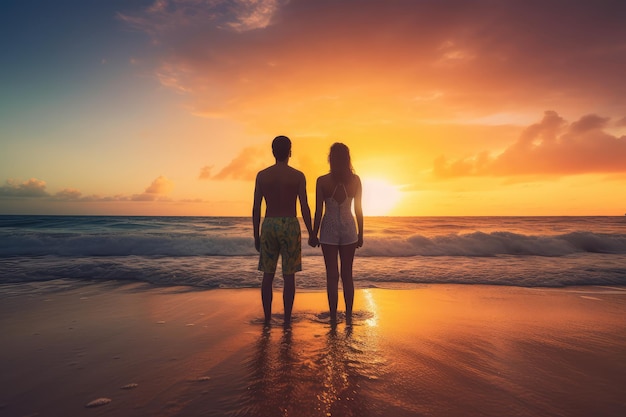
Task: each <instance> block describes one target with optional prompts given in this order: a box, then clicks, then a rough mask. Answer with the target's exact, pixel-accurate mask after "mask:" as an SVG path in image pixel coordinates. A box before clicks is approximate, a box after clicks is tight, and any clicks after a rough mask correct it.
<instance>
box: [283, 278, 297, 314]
mask: <svg viewBox="0 0 626 417" xmlns="http://www.w3.org/2000/svg"><path fill="white" fill-rule="evenodd" d="M283 279H284V288H283V306H284V308H285V324H289V323H291V310H293V300H294V298H296V274H288V275H283Z"/></svg>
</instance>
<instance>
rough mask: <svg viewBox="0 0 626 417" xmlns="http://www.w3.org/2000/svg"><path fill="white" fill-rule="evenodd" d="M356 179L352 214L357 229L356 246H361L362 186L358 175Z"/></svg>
mask: <svg viewBox="0 0 626 417" xmlns="http://www.w3.org/2000/svg"><path fill="white" fill-rule="evenodd" d="M355 180H356V192H355V193H354V214H355V215H356V224H357V227H358V231H359V236H358V241H357V244H356V247H357V248H360V247H361V246H363V206H362V205H361V201H362V199H363V188H362V186H361V179H360V178H359V176H358V175H355Z"/></svg>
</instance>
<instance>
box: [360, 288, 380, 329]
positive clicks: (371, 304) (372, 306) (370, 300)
mask: <svg viewBox="0 0 626 417" xmlns="http://www.w3.org/2000/svg"><path fill="white" fill-rule="evenodd" d="M363 297H364V298H365V302H366V304H367V307H366V310H367V311H369V312H370V313H371V314H372V317H370V318H368V319H367V320H365V323H366V324H367V325H368V326H370V327H376V326H378V309H377V306H376V301H375V300H374V295H373V294H372V292H371V291H370V290H363Z"/></svg>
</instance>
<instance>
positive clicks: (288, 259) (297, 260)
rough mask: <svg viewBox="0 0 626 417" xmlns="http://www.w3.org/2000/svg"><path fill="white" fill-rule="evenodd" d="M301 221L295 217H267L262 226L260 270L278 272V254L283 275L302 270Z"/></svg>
mask: <svg viewBox="0 0 626 417" xmlns="http://www.w3.org/2000/svg"><path fill="white" fill-rule="evenodd" d="M301 239H302V238H301V234H300V222H299V221H298V219H297V218H295V217H266V218H265V219H264V220H263V226H262V227H261V256H260V258H259V271H263V272H269V273H273V272H276V265H277V264H278V255H280V256H281V258H282V267H283V275H290V274H294V273H296V272H298V271H302V240H301Z"/></svg>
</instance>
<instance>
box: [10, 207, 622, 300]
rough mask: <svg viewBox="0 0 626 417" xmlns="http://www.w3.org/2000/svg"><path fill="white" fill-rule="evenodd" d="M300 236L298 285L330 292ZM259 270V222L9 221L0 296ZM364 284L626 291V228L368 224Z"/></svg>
mask: <svg viewBox="0 0 626 417" xmlns="http://www.w3.org/2000/svg"><path fill="white" fill-rule="evenodd" d="M302 230H303V236H302V237H303V271H302V272H300V273H298V274H297V275H296V281H297V285H298V287H299V288H303V289H314V290H317V289H323V288H325V275H324V274H325V272H324V265H323V258H322V256H321V250H320V249H319V248H311V247H309V246H308V245H307V244H306V242H307V237H308V236H307V233H306V229H305V228H304V226H302ZM257 262H258V254H257V252H256V251H255V249H254V244H253V239H252V222H251V219H250V218H249V217H131V216H128V217H126V216H0V284H2V283H16V282H28V283H37V282H42V281H51V280H64V281H62V282H68V281H69V282H85V281H89V282H91V281H120V280H122V281H139V282H147V283H151V284H156V285H169V286H171V285H183V286H191V287H199V288H244V287H259V286H260V282H261V273H260V272H258V271H257V270H256V267H257ZM354 273H355V285H356V286H357V288H373V287H382V288H404V287H412V286H415V285H420V284H432V283H460V284H491V285H510V286H524V287H559V286H570V285H605V286H606V285H608V286H610V285H626V216H624V217H608V216H598V217H366V218H365V239H364V246H363V247H362V248H360V249H358V250H357V255H356V259H355V263H354ZM277 275H278V276H280V267H279V271H278V274H277ZM276 285H277V287H278V286H280V285H281V280H280V279H277V280H276Z"/></svg>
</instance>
